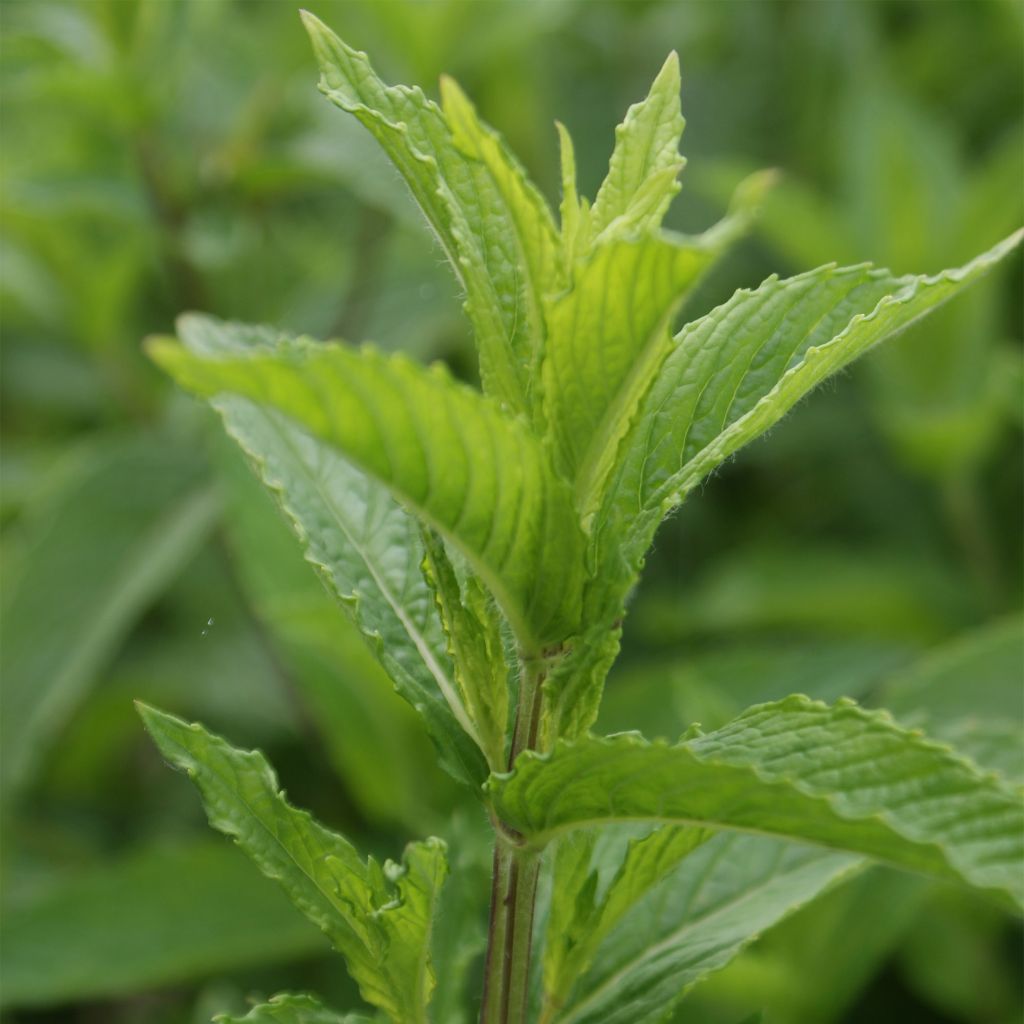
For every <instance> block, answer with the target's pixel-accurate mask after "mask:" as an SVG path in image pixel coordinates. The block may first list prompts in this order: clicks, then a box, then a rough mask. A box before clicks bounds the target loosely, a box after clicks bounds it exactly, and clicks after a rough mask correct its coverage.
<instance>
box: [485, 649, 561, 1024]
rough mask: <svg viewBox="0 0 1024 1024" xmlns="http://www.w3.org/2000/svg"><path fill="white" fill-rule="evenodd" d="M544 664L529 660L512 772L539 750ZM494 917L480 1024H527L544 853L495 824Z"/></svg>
mask: <svg viewBox="0 0 1024 1024" xmlns="http://www.w3.org/2000/svg"><path fill="white" fill-rule="evenodd" d="M545 672H546V663H545V662H544V661H543V660H540V661H537V662H533V661H528V662H527V661H524V663H523V670H522V675H521V679H520V689H519V704H518V707H517V708H516V720H515V727H514V729H513V733H512V743H511V746H510V748H509V755H508V767H509V768H511V767H512V765H513V764H514V762H515V759H516V758H517V757H518V756H519V754H520V753H522V751H524V750H535V749H536V748H537V738H538V735H539V732H540V721H541V702H542V700H543V693H542V684H543V682H544V675H545ZM495 831H496V835H495V841H494V869H493V871H494V873H493V876H492V882H491V914H490V921H489V924H488V929H487V959H486V962H485V966H484V998H483V1006H482V1007H481V1010H480V1022H481V1024H525V1022H526V1012H527V1002H528V996H529V978H530V953H531V945H532V938H533V913H534V904H535V903H536V899H537V878H538V875H539V874H540V854H539V853H538V852H537V851H536V850H525V849H522V848H521V847H519V846H518V845H517V843H516V840H517V838H518V836H517V835H516V834H515V833H514V832H513V831H512V830H510V829H507V828H506V827H504V826H503V825H502V823H501V822H495Z"/></svg>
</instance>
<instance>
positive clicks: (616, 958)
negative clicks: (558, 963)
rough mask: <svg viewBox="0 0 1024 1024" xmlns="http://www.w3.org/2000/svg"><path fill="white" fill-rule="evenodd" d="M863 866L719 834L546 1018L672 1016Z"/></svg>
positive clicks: (631, 914)
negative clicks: (706, 983)
mask: <svg viewBox="0 0 1024 1024" xmlns="http://www.w3.org/2000/svg"><path fill="white" fill-rule="evenodd" d="M862 863H863V862H862V861H860V860H859V859H858V858H856V857H852V856H850V855H848V854H841V853H836V852H834V851H831V850H823V849H818V848H814V847H807V846H803V845H801V844H797V843H788V842H781V841H779V840H775V839H769V838H767V837H764V836H751V835H742V834H738V833H726V834H721V835H717V836H715V837H713V838H712V839H710V840H709V841H708V842H706V843H704V844H703V845H701V846H699V847H698V848H697V849H695V850H693V851H692V852H691V853H689V854H688V855H687V856H686V857H684V858H682V859H681V860H679V861H678V862H677V863H676V864H675V866H674V867H673V869H672V870H670V871H669V872H668V873H667V874H666V875H665V876H664V877H663V878H662V879H661V881H660V882H658V883H657V884H655V885H654V886H653V887H652V888H650V889H649V890H648V891H647V892H645V893H644V894H643V895H641V896H640V898H639V899H638V900H637V902H636V903H634V904H633V905H632V907H630V908H629V910H628V911H627V912H626V913H625V914H624V915H623V917H622V918H621V919H620V920H619V921H618V923H617V925H616V927H615V928H614V929H613V930H612V931H611V933H610V934H609V935H608V936H607V937H606V938H605V939H604V941H603V942H601V944H600V946H599V948H598V950H597V952H596V954H595V955H594V957H593V960H592V963H591V965H590V967H589V968H588V969H587V970H586V972H585V973H584V974H583V976H582V977H581V978H579V979H577V982H576V984H575V986H574V987H573V989H572V990H571V992H570V993H569V996H568V998H567V999H566V1001H565V1002H564V1003H563V1005H562V1006H561V1007H560V1008H559V1009H558V1010H557V1012H555V1011H554V1010H553V1008H552V1010H550V1011H549V1012H548V1014H547V1016H545V1017H543V1018H542V1022H543V1024H654V1022H658V1021H663V1020H664V1019H665V1015H666V1014H667V1013H668V1012H669V1011H670V1010H671V1009H672V1007H673V1006H675V1004H676V1003H677V1002H678V1001H679V999H680V998H681V997H682V996H683V995H684V994H685V992H686V991H687V990H688V989H689V988H690V987H692V986H693V985H694V984H696V983H697V982H698V981H700V980H701V979H702V978H704V977H706V976H707V975H708V974H709V973H711V972H712V971H716V970H718V969H719V968H721V967H724V966H725V965H726V964H727V963H729V962H730V961H731V960H732V959H733V958H734V957H735V956H736V955H737V954H738V953H740V952H741V951H742V950H743V949H744V948H745V947H747V946H748V945H749V944H750V943H751V942H753V941H754V940H755V939H756V938H757V937H758V935H760V934H761V933H762V932H764V931H765V930H766V929H768V928H770V927H771V926H772V925H774V924H776V923H778V922H779V921H780V920H782V919H784V918H785V917H787V916H788V915H789V914H791V913H792V912H793V911H795V910H797V909H799V908H800V907H801V906H803V905H805V904H806V903H808V902H809V901H810V900H812V899H814V898H815V897H816V896H818V895H819V894H820V893H821V892H823V891H825V890H826V889H828V888H829V887H830V886H832V885H836V884H838V883H840V882H841V881H843V880H845V879H846V878H848V877H849V876H850V875H851V874H853V873H855V872H856V871H857V870H858V869H859V866H860V865H861V864H862Z"/></svg>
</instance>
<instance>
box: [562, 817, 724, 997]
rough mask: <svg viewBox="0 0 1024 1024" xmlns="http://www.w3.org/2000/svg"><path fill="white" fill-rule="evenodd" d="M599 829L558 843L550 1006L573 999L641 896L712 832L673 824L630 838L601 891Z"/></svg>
mask: <svg viewBox="0 0 1024 1024" xmlns="http://www.w3.org/2000/svg"><path fill="white" fill-rule="evenodd" d="M596 838H597V834H596V833H595V832H588V833H584V834H583V835H582V836H576V835H569V836H566V837H565V838H563V839H562V840H561V841H560V842H559V844H558V851H557V854H556V857H555V863H554V874H553V881H552V897H551V910H550V913H549V915H548V924H547V935H546V938H545V942H544V965H543V975H544V1012H546V1013H548V1014H552V1013H554V1012H555V1011H557V1010H558V1008H559V1007H561V1006H562V1005H563V1004H564V1003H565V1002H566V1000H567V998H568V995H569V992H570V990H571V989H572V986H573V984H574V983H575V981H576V979H577V978H579V977H581V976H582V975H583V974H584V973H585V972H586V971H587V970H588V969H589V967H590V965H591V962H592V961H593V959H594V956H595V955H596V954H597V951H598V950H599V948H600V946H601V944H602V943H603V942H604V941H605V939H606V938H607V937H608V936H609V934H610V933H612V931H613V929H614V928H615V926H616V925H617V924H618V922H619V921H620V920H621V919H622V917H623V916H624V915H625V914H626V913H627V912H628V911H629V910H630V908H631V907H632V906H633V905H634V904H635V903H637V901H638V900H640V898H641V897H642V896H643V895H644V894H645V893H646V892H648V891H649V890H650V889H652V888H653V887H654V886H655V885H657V884H658V883H659V882H660V881H661V880H662V879H664V878H665V877H667V876H668V875H669V874H670V873H672V872H673V871H674V870H675V869H676V868H677V866H678V864H679V862H680V861H681V860H683V858H684V857H686V856H687V855H689V854H690V853H692V852H693V851H694V850H695V849H696V848H697V847H698V846H700V844H701V843H703V842H705V841H706V840H707V839H708V838H710V833H709V832H707V831H705V830H703V829H698V828H688V827H686V826H682V827H675V826H671V825H667V826H664V827H662V828H659V829H656V830H655V831H654V832H651V833H650V834H649V835H647V836H644V837H643V838H641V839H632V840H630V841H629V843H628V845H627V847H626V850H625V853H624V854H623V852H622V851H621V849H616V850H614V851H613V852H614V854H615V856H614V862H615V863H617V864H618V870H617V871H616V872H615V874H614V877H613V878H612V880H611V883H610V884H609V885H608V886H607V888H606V889H605V891H604V892H603V893H601V894H600V895H599V894H598V886H599V875H598V869H597V868H596V867H591V858H592V854H593V848H594V845H595V841H596Z"/></svg>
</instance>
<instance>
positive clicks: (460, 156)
mask: <svg viewBox="0 0 1024 1024" xmlns="http://www.w3.org/2000/svg"><path fill="white" fill-rule="evenodd" d="M302 19H303V22H304V24H305V26H306V30H307V31H308V32H309V36H310V39H311V40H312V42H313V49H314V51H315V52H316V56H317V60H318V61H319V63H320V71H321V78H320V90H321V91H322V92H323V93H324V95H325V96H327V98H328V99H329V100H331V102H333V103H335V104H337V105H338V106H339V107H341V108H342V109H343V110H346V111H348V112H349V113H351V114H353V115H354V116H355V117H357V118H358V119H359V120H360V121H361V122H362V123H363V124H364V125H365V126H366V128H367V129H368V130H369V131H370V132H371V134H372V135H373V137H374V138H375V139H376V140H377V142H378V143H379V144H380V146H381V147H382V148H383V150H384V151H385V153H387V155H388V157H390V159H391V161H392V162H393V163H394V165H395V167H396V168H397V169H398V171H399V172H400V173H401V175H402V177H403V178H404V179H405V181H406V183H407V184H408V186H409V188H410V190H411V191H412V194H413V196H414V198H415V199H416V201H417V203H418V204H419V205H420V208H421V209H422V210H423V213H424V214H425V216H426V218H427V221H428V222H429V223H430V226H431V228H433V230H434V233H435V234H436V235H437V237H438V239H439V241H440V242H441V245H442V247H443V248H444V251H445V254H446V255H447V257H448V259H449V261H450V262H451V264H452V268H453V269H454V271H455V274H456V276H457V277H458V279H459V281H460V282H461V283H462V285H463V287H464V288H465V290H466V312H467V313H468V315H469V318H470V321H471V322H472V325H473V330H474V334H475V337H476V344H477V349H478V353H479V358H480V376H481V380H482V382H483V386H484V390H485V391H487V392H489V393H490V394H492V395H494V396H495V397H496V398H497V399H498V400H499V401H501V402H504V403H506V404H508V405H509V406H510V407H511V408H513V409H514V410H516V411H519V412H525V411H526V410H527V408H528V399H527V396H528V393H529V390H530V388H529V376H528V370H529V367H530V366H531V365H532V364H533V362H534V359H535V352H534V345H535V344H536V339H537V338H538V336H539V335H540V330H541V327H540V324H539V323H538V322H537V321H536V319H535V318H534V316H533V315H532V312H531V309H532V300H531V298H530V296H529V295H528V291H529V289H528V288H524V283H523V280H522V276H523V269H522V266H521V264H520V262H519V258H520V252H521V249H520V245H521V241H520V235H519V231H518V227H517V222H516V217H518V216H521V215H522V214H523V213H524V210H523V209H520V208H518V207H516V209H515V215H513V210H512V209H511V208H510V206H509V204H508V202H507V200H506V197H505V196H503V195H502V192H501V190H500V188H499V187H498V185H496V183H495V179H494V177H493V176H492V168H491V167H490V166H489V165H488V163H485V162H483V161H482V160H478V159H474V158H471V157H468V156H467V155H466V154H465V153H464V152H463V151H462V150H460V149H459V148H458V147H457V146H456V145H455V142H454V140H453V138H452V135H451V130H450V129H449V126H448V123H447V121H446V119H445V115H444V113H443V112H442V111H441V110H440V108H439V107H438V106H437V104H435V103H433V102H431V101H430V100H428V99H427V98H426V97H425V96H424V95H423V93H422V91H421V90H419V89H416V88H409V87H407V86H388V85H385V84H384V83H383V82H382V81H381V80H380V79H379V78H378V77H377V76H376V74H374V71H373V68H372V67H371V66H370V62H369V61H368V60H367V57H366V54H364V53H360V52H358V51H356V50H353V49H352V48H351V47H349V46H347V45H346V44H345V43H344V42H342V40H341V39H339V38H338V37H337V36H336V35H335V34H334V33H333V32H332V31H331V30H330V29H329V28H327V26H326V25H324V24H323V22H321V21H319V20H318V19H317V18H315V17H314V16H313V15H311V14H309V13H308V12H305V11H304V12H303V14H302ZM486 140H487V146H488V147H489V148H490V149H494V147H495V146H496V144H495V143H494V140H493V139H492V137H491V136H489V135H488V136H486ZM475 141H476V140H474V142H475ZM492 155H493V156H495V159H497V160H499V161H500V160H502V159H503V157H504V151H503V150H501V151H500V152H497V153H492ZM505 174H506V171H505V170H503V171H502V176H503V177H504V175H505ZM517 180H518V179H517ZM505 184H506V185H509V186H510V187H512V186H513V184H514V183H513V182H512V181H511V180H505ZM535 212H536V211H535ZM538 237H539V236H538Z"/></svg>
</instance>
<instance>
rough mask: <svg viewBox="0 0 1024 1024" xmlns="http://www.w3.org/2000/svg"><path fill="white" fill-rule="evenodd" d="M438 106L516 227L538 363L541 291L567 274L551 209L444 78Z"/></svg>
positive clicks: (558, 284) (541, 331) (553, 286)
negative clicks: (485, 169) (482, 168)
mask: <svg viewBox="0 0 1024 1024" xmlns="http://www.w3.org/2000/svg"><path fill="white" fill-rule="evenodd" d="M441 107H442V109H443V111H444V116H445V119H446V120H447V122H448V128H449V130H450V131H451V134H452V139H453V141H454V143H455V145H456V147H457V148H458V149H459V150H460V151H461V152H462V153H463V154H464V155H465V156H466V157H467V158H468V159H470V160H473V161H478V162H479V163H481V164H483V165H484V167H486V168H487V172H488V173H489V174H490V176H491V180H492V181H493V183H494V188H495V189H496V190H497V193H498V195H499V196H500V197H501V200H502V202H503V203H504V205H505V212H506V220H507V222H508V223H509V224H510V225H511V226H512V228H513V229H514V235H513V237H514V239H515V242H516V245H517V248H518V253H517V262H518V264H519V266H520V267H521V268H522V269H523V271H524V272H525V281H524V283H523V291H524V293H525V297H526V301H527V304H528V316H529V322H530V324H531V325H532V327H533V331H534V337H533V338H532V339H531V345H530V348H531V352H532V355H533V358H534V360H535V361H536V360H537V358H539V356H540V354H541V353H542V352H543V351H544V313H543V305H542V303H543V298H544V295H545V294H546V293H547V292H552V291H558V290H559V289H560V288H562V287H564V277H565V263H564V260H563V258H562V253H561V250H560V247H559V240H558V231H557V229H556V228H555V223H554V220H553V219H552V216H551V210H550V209H549V207H548V204H547V201H546V200H545V199H544V197H543V196H542V195H541V194H540V192H539V191H538V190H537V188H536V186H535V185H534V184H533V182H531V181H530V180H529V178H528V177H527V175H526V172H525V171H524V170H523V168H522V167H521V166H520V164H519V162H518V160H516V158H515V157H514V156H513V155H512V154H511V153H510V152H509V149H508V147H507V146H506V145H505V143H504V140H503V139H502V138H501V136H500V135H498V133H497V132H495V131H494V130H493V129H492V128H490V127H489V126H488V125H486V124H484V123H483V122H482V121H481V120H480V118H479V117H478V115H477V112H476V108H475V107H474V106H473V104H472V103H471V102H470V100H469V99H468V97H467V96H466V94H465V93H464V92H463V91H462V90H461V89H460V88H459V86H458V85H457V84H456V82H455V81H454V80H453V79H451V78H449V77H448V76H444V77H443V78H442V79H441ZM479 230H481V231H483V230H484V226H483V225H481V226H480V228H479ZM534 366H535V363H533V364H531V373H530V376H529V377H528V378H527V387H528V388H530V387H531V386H532V384H533V377H534V372H535V371H534Z"/></svg>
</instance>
